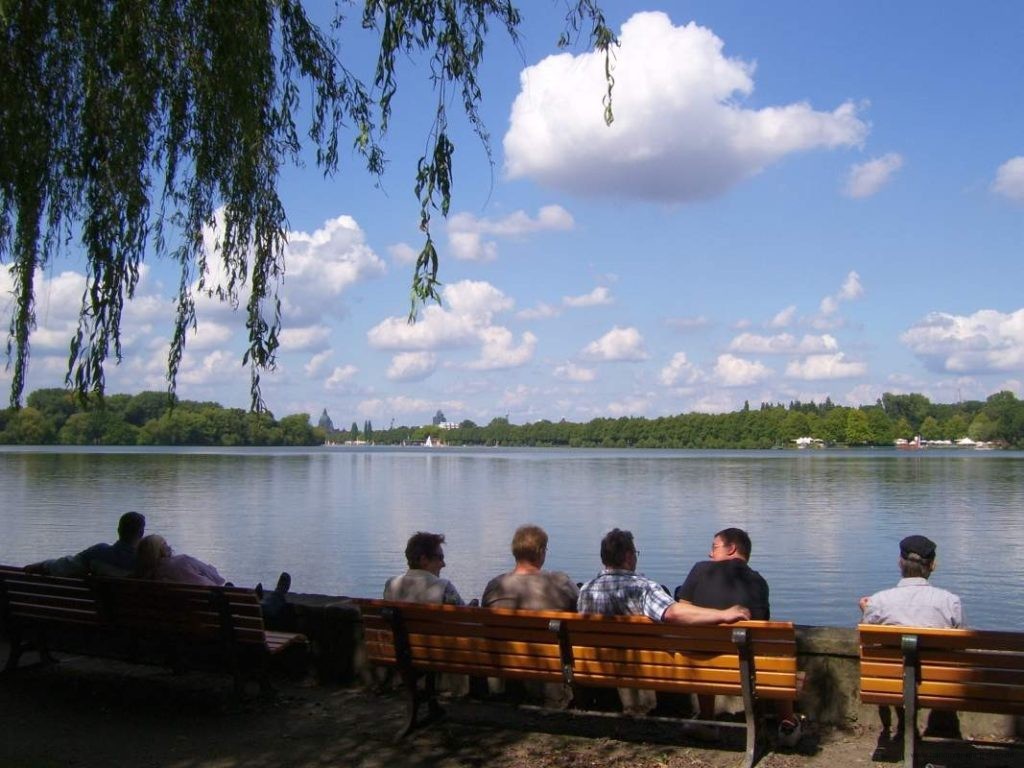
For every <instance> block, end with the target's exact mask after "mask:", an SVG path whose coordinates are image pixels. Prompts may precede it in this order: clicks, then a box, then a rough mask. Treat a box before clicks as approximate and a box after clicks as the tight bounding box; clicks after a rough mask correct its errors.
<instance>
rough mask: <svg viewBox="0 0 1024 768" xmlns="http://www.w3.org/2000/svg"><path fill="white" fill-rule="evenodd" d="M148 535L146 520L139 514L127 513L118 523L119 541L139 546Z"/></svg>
mask: <svg viewBox="0 0 1024 768" xmlns="http://www.w3.org/2000/svg"><path fill="white" fill-rule="evenodd" d="M145 534H146V518H145V517H143V516H142V515H141V514H139V513H138V512H125V513H124V514H123V515H121V519H120V520H118V521H117V539H118V541H124V542H127V543H128V544H138V543H139V542H140V541H141V540H142V537H143V536H144V535H145Z"/></svg>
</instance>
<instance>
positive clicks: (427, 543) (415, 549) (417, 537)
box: [405, 531, 444, 568]
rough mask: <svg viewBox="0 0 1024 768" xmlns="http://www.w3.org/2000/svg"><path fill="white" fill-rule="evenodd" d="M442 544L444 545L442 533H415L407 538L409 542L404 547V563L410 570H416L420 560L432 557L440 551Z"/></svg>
mask: <svg viewBox="0 0 1024 768" xmlns="http://www.w3.org/2000/svg"><path fill="white" fill-rule="evenodd" d="M442 544H444V534H443V533H427V532H426V531H417V532H416V533H414V534H413V535H412V536H410V537H409V542H408V543H407V544H406V545H405V561H406V562H407V563H408V564H409V567H410V568H418V567H419V565H420V558H423V557H426V558H428V559H429V558H431V557H433V556H434V555H436V554H437V553H438V550H440V549H441V545H442Z"/></svg>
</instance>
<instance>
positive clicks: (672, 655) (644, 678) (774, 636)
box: [563, 615, 797, 699]
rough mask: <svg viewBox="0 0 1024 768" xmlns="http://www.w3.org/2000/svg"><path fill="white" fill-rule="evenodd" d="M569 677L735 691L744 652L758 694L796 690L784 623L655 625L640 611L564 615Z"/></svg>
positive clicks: (790, 632)
mask: <svg viewBox="0 0 1024 768" xmlns="http://www.w3.org/2000/svg"><path fill="white" fill-rule="evenodd" d="M563 631H564V632H565V633H566V635H567V637H568V639H569V644H570V647H571V652H572V676H573V682H574V683H576V684H579V685H590V686H625V687H631V688H645V689H651V690H656V691H666V692H679V693H707V694H721V695H727V696H739V695H742V685H743V680H742V669H741V657H742V656H743V655H744V654H749V657H750V659H751V660H752V662H753V664H752V669H753V670H754V671H755V679H754V680H753V683H754V690H755V692H756V695H757V696H758V697H759V698H777V699H794V698H795V697H796V681H797V661H796V635H795V631H794V629H793V625H792V624H791V623H790V622H770V621H744V622H740V623H737V624H733V625H728V626H721V625H720V626H697V627H694V626H683V625H679V624H660V623H655V622H652V621H650V620H649V619H647V618H645V617H643V616H590V615H587V616H571V618H569V619H567V620H566V621H565V623H564V628H563Z"/></svg>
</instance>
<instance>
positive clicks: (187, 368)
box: [164, 350, 243, 387]
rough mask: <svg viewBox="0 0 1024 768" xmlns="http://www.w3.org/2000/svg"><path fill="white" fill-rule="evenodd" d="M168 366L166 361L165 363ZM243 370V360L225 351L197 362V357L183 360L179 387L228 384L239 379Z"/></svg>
mask: <svg viewBox="0 0 1024 768" xmlns="http://www.w3.org/2000/svg"><path fill="white" fill-rule="evenodd" d="M164 364H165V365H166V360H165V361H164ZM242 370H243V368H242V361H241V359H240V358H239V357H238V356H237V355H235V354H233V353H231V352H225V351H224V350H216V351H214V352H211V353H210V354H208V355H206V356H205V357H203V358H202V359H201V360H199V361H198V362H196V358H195V356H194V355H193V356H189V357H186V358H184V359H183V360H182V365H181V368H180V369H179V371H178V385H179V386H193V387H199V386H210V385H213V384H227V383H230V382H232V381H234V380H236V379H237V378H238V375H239V373H240V372H241V371H242Z"/></svg>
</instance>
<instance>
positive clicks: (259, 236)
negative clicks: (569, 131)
mask: <svg viewBox="0 0 1024 768" xmlns="http://www.w3.org/2000/svg"><path fill="white" fill-rule="evenodd" d="M570 8H571V10H570V11H569V14H568V16H567V19H566V27H567V32H566V33H563V35H562V37H561V38H560V42H561V43H563V44H564V43H566V42H567V41H568V39H569V32H574V31H578V30H579V29H580V28H581V26H582V25H583V24H584V23H585V22H587V21H588V20H589V21H590V22H591V24H592V30H591V32H590V39H591V41H592V43H593V44H594V45H595V46H596V47H597V48H598V49H599V50H601V51H604V53H605V60H606V69H605V77H606V81H607V93H606V96H605V104H604V108H605V116H606V120H607V121H608V122H611V117H612V113H611V89H612V85H613V79H612V76H611V69H610V52H611V46H613V45H614V44H615V37H614V35H613V34H612V32H611V30H610V29H609V28H608V27H607V25H606V24H605V22H604V18H603V16H602V15H601V11H600V9H599V8H598V7H597V5H596V4H595V3H594V2H592V1H591V0H577V2H576V4H575V6H572V4H570ZM343 11H347V8H346V7H345V4H339V5H337V6H336V8H335V17H334V20H333V23H332V30H333V31H334V32H337V31H338V30H340V29H341V28H343V27H344V26H345V24H346V23H347V22H348V19H347V17H346V15H345V13H343ZM361 19H362V25H363V27H364V28H365V29H368V30H373V31H375V32H376V33H377V35H378V39H379V47H378V55H377V65H376V69H375V73H374V78H373V84H372V86H368V85H366V84H365V83H364V82H363V81H362V80H360V79H359V78H358V77H357V76H355V75H354V74H353V73H352V72H351V71H350V69H349V68H348V66H346V64H345V63H343V61H342V58H341V50H340V47H339V45H338V43H337V39H336V38H335V37H332V32H331V31H329V30H324V29H322V28H321V27H320V26H318V25H317V24H316V23H314V22H313V21H312V20H311V19H310V18H309V17H308V15H307V13H306V9H305V7H304V4H303V2H302V0H236V1H232V2H210V0H132V1H131V2H125V0H3V3H2V5H0V261H4V260H5V259H8V258H9V260H10V262H11V274H12V276H13V278H14V293H15V301H14V310H13V312H12V317H11V321H10V335H9V338H8V342H7V353H8V356H9V357H12V358H13V362H14V365H13V376H12V382H11V404H12V405H13V406H17V405H19V404H20V402H21V396H22V393H23V390H24V386H25V375H26V368H27V365H28V359H29V338H30V335H31V332H32V330H33V329H34V327H35V279H36V275H37V274H38V272H39V270H41V269H45V268H46V267H48V266H49V265H50V264H51V263H52V261H53V259H55V258H56V257H57V256H58V255H59V252H60V249H61V248H62V246H63V245H64V244H65V243H67V242H69V241H70V240H71V239H72V237H73V236H74V237H76V238H79V239H80V244H81V249H82V252H83V253H84V256H85V260H86V265H87V267H86V288H85V291H84V294H83V296H82V306H81V310H80V314H79V322H78V329H77V332H76V333H75V336H74V337H73V338H72V339H71V345H70V355H69V361H68V374H67V382H68V384H69V385H72V386H73V387H74V388H75V389H76V390H77V391H78V392H80V393H86V392H95V393H102V392H103V390H104V365H105V363H106V362H107V360H108V358H109V357H111V356H113V357H115V358H116V359H117V360H120V359H121V319H122V313H123V310H124V306H125V302H126V301H128V300H130V299H131V298H132V295H133V293H134V291H135V289H136V286H137V285H138V281H139V275H140V267H141V265H142V263H143V261H144V259H145V258H146V257H147V256H150V257H152V256H157V257H159V256H170V257H172V258H173V259H175V260H176V261H177V262H178V264H179V265H180V270H181V272H180V279H179V284H178V295H177V299H176V313H175V322H174V327H173V330H172V335H171V340H170V345H169V350H168V364H167V369H168V370H167V372H168V380H169V389H170V391H171V392H173V391H174V388H175V381H176V377H177V373H178V369H179V366H180V364H181V359H182V354H183V352H184V348H185V340H186V336H187V333H188V330H189V329H190V328H194V327H195V323H196V318H195V291H197V290H198V291H201V292H203V293H208V294H212V295H216V296H217V297H218V298H220V299H221V300H223V301H226V302H229V303H230V304H231V305H232V306H237V305H238V304H239V303H240V302H241V301H242V300H243V299H244V302H245V313H246V327H247V329H248V331H249V342H248V347H247V349H246V351H245V353H244V356H243V361H244V362H247V363H248V364H249V366H250V377H251V393H252V408H253V410H257V411H258V410H262V409H263V407H264V404H263V401H262V397H261V394H260V375H261V373H262V372H263V371H266V370H269V369H272V368H273V367H274V363H275V353H276V350H277V347H278V337H279V332H280V312H281V307H280V302H279V301H278V299H277V291H278V285H279V282H280V280H281V277H282V274H283V248H284V242H285V233H286V217H285V210H284V205H283V203H282V201H281V199H280V198H279V196H278V193H277V185H278V179H279V176H280V173H281V170H282V168H283V167H284V166H286V165H289V164H299V163H300V162H301V155H302V149H303V141H304V140H306V141H307V142H308V144H310V145H311V146H312V147H313V148H315V153H316V161H317V164H318V166H319V168H320V169H321V170H322V171H323V172H325V173H328V174H330V173H334V172H335V171H336V170H337V168H338V165H339V157H340V153H339V149H338V147H339V141H341V139H342V137H343V135H344V134H348V135H349V137H350V140H351V144H352V148H353V150H354V152H355V154H356V155H357V156H359V157H361V159H362V162H364V163H365V166H366V169H367V170H368V171H369V173H370V174H372V175H377V174H380V173H381V171H382V170H383V168H384V152H383V149H382V146H381V141H382V138H383V134H384V133H385V132H386V130H387V128H388V122H389V119H390V116H391V107H392V100H393V98H394V97H395V95H396V93H397V90H398V80H397V76H396V62H397V61H398V60H399V58H406V57H410V58H418V57H419V56H422V57H424V58H425V59H426V60H427V66H426V69H427V71H429V73H430V79H431V84H432V86H433V88H434V92H435V94H436V106H435V111H434V113H433V115H432V116H431V117H430V118H429V119H428V124H429V126H430V127H429V129H428V139H427V145H426V149H425V151H424V154H423V156H422V157H421V158H420V160H419V162H418V164H417V169H416V175H415V194H416V197H417V200H418V202H419V206H420V224H421V228H422V230H423V234H424V238H425V244H424V247H423V250H422V252H421V253H420V256H419V259H418V260H417V263H416V267H415V270H414V273H413V281H412V294H413V307H412V311H411V315H414V314H415V311H416V306H417V303H418V302H421V301H427V300H431V299H435V300H436V299H437V298H438V294H437V286H438V285H439V284H440V283H439V281H438V266H439V261H440V259H439V255H438V253H437V251H436V249H435V246H434V243H433V240H432V237H431V232H430V223H431V216H432V213H433V211H439V212H440V213H441V215H442V216H446V215H447V214H448V211H449V207H450V204H451V195H452V180H453V164H452V159H453V156H454V152H455V145H454V143H453V142H452V140H451V137H450V134H449V129H448V108H449V105H450V104H451V102H452V97H453V94H452V93H451V91H456V92H457V93H458V101H459V103H460V106H461V108H462V111H463V113H464V114H465V116H466V117H467V118H468V120H469V122H470V125H471V126H472V128H473V130H474V131H475V132H476V134H477V136H478V137H479V138H480V140H481V141H482V142H483V144H484V146H485V148H488V152H489V137H488V134H487V131H486V129H485V128H484V125H483V123H482V120H481V118H480V114H479V105H480V103H481V100H482V98H483V93H482V91H481V89H480V84H479V81H478V79H477V78H478V72H479V69H480V67H481V66H482V63H483V55H484V43H485V40H486V33H487V31H488V26H489V24H491V23H496V25H498V26H500V27H502V28H504V30H505V31H506V32H507V34H508V35H509V36H510V37H511V38H512V40H513V41H515V40H516V39H517V35H518V30H519V26H520V23H521V19H520V16H519V12H518V11H517V10H516V8H515V7H514V6H513V5H512V3H511V2H510V0H365V2H364V3H363V13H362V14H361ZM352 64H355V62H352ZM303 112H305V113H306V114H309V115H310V118H309V121H308V124H306V125H305V126H303V127H304V131H302V133H304V134H305V139H303V138H300V135H301V133H300V126H299V125H298V123H297V120H296V116H297V115H298V114H300V113H303ZM217 212H221V213H220V215H219V218H218V219H217V221H216V223H217V225H218V226H217V235H218V243H217V248H216V250H215V253H214V254H212V258H215V259H217V261H218V263H219V266H220V267H221V271H222V272H223V274H224V275H225V277H224V282H223V283H221V284H212V283H210V282H209V275H210V274H211V273H212V266H213V265H210V264H208V263H207V258H208V256H211V254H208V253H207V252H206V250H205V246H204V242H203V231H204V228H206V227H209V226H211V225H213V224H214V223H215V214H217ZM161 418H162V417H161ZM171 421H173V420H171ZM168 423H171V422H170V421H168ZM177 423H179V426H181V423H183V422H182V421H181V420H179V422H177ZM187 431H188V430H186V432H187Z"/></svg>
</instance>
